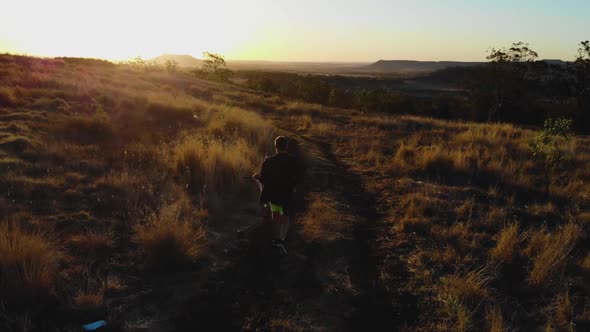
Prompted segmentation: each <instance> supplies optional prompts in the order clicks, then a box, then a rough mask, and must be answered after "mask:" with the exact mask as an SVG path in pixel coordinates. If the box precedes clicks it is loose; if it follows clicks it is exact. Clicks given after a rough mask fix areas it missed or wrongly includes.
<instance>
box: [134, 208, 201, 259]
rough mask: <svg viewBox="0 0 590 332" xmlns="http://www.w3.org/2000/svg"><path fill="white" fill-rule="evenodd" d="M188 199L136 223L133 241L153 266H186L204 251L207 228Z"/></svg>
mask: <svg viewBox="0 0 590 332" xmlns="http://www.w3.org/2000/svg"><path fill="white" fill-rule="evenodd" d="M185 204H186V202H179V203H175V204H171V205H168V206H165V207H163V208H162V209H161V210H160V211H159V212H158V213H157V214H155V215H152V216H151V217H150V218H148V220H147V221H146V222H145V223H142V224H138V225H136V226H135V227H134V234H133V241H134V242H135V243H136V244H137V246H138V247H139V249H140V251H141V254H142V256H143V258H144V261H145V263H146V264H147V265H148V266H150V267H152V268H166V267H174V266H182V265H186V264H190V263H193V262H195V261H196V260H197V259H198V258H200V257H201V256H202V255H203V252H204V247H205V232H204V230H203V228H202V227H201V225H199V223H198V220H194V219H192V218H193V215H191V211H187V210H186V209H187V208H186V206H183V205H185Z"/></svg>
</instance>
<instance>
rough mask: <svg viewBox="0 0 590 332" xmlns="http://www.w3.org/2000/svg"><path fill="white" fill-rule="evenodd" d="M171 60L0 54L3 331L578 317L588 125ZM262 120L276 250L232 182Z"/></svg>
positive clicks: (367, 326) (246, 187)
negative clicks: (279, 245)
mask: <svg viewBox="0 0 590 332" xmlns="http://www.w3.org/2000/svg"><path fill="white" fill-rule="evenodd" d="M171 69H172V68H166V67H165V66H161V67H158V66H152V65H149V66H147V65H139V64H137V63H129V64H113V63H110V62H107V61H102V60H90V59H76V58H56V59H42V58H31V57H22V56H13V55H1V56H0V168H1V169H2V172H1V174H0V188H2V190H1V191H0V214H1V215H2V219H1V221H0V304H1V305H0V330H2V331H79V330H80V327H81V326H82V325H83V324H88V323H91V322H96V321H101V320H104V321H105V322H106V323H107V324H108V325H107V326H108V327H109V328H112V329H113V330H122V331H189V330H205V331H209V330H277V331H307V330H321V331H325V330H333V331H341V330H371V331H376V330H408V331H414V330H419V331H433V330H434V331H468V330H473V331H479V330H489V331H506V330H516V329H518V330H523V331H528V330H543V329H545V330H555V331H567V330H585V329H588V326H589V324H590V316H589V314H588V310H587V306H588V304H589V303H588V300H587V299H588V298H589V296H590V290H589V289H588V285H589V284H590V283H589V282H590V279H589V278H590V248H589V247H588V245H587V243H588V230H589V229H588V225H589V223H590V213H589V211H590V210H589V209H590V169H589V168H588V163H589V162H590V148H589V143H590V139H589V138H588V137H586V136H579V135H575V134H573V132H572V131H570V130H569V127H568V126H567V124H568V123H566V122H564V123H561V122H560V123H557V122H556V123H552V122H551V123H548V127H546V128H545V131H543V126H536V127H531V126H528V127H526V128H524V127H520V126H518V125H515V124H507V123H489V124H485V123H474V122H466V121H459V120H455V121H452V120H442V119H434V118H428V117H419V116H412V115H388V114H385V113H383V112H378V111H376V110H372V109H370V108H367V109H357V108H355V107H349V108H347V107H341V106H339V105H336V106H338V107H336V106H327V105H320V104H312V103H305V102H303V101H301V100H299V101H297V98H290V97H287V96H285V95H281V94H279V93H274V92H272V91H269V92H265V91H262V90H261V89H257V90H252V89H250V88H247V87H245V85H239V84H237V83H232V82H231V81H229V80H228V81H226V82H220V81H222V80H217V82H216V81H214V80H211V79H210V80H205V79H203V77H204V76H203V74H202V73H201V74H199V73H197V74H194V73H189V72H187V71H182V70H177V69H176V68H174V70H171ZM195 75H197V76H198V77H201V78H197V77H196V76H195ZM199 75H201V76H199ZM209 78H211V77H209ZM392 105H393V106H395V107H399V108H400V112H399V113H406V112H405V111H406V110H404V109H401V108H403V107H405V106H404V105H406V104H404V103H397V104H396V103H392V104H390V106H391V107H393V106H392ZM555 128H557V129H555ZM560 130H562V131H563V134H564V136H563V137H561V136H559V135H557V134H558V133H561V132H562V131H560ZM279 134H280V135H285V136H288V137H289V138H291V139H293V140H295V141H297V142H298V143H299V144H298V146H299V150H300V153H299V158H300V160H301V161H302V163H304V164H305V169H306V173H305V180H304V184H303V186H302V188H301V190H302V192H299V194H300V195H301V197H300V198H301V201H300V202H299V203H300V207H299V210H298V213H297V216H296V218H295V222H294V223H295V226H294V230H293V231H292V232H291V233H290V234H289V236H288V245H289V250H290V253H289V255H288V256H286V257H282V256H280V255H278V254H277V253H276V252H275V251H274V250H273V248H270V241H269V238H270V235H269V234H268V232H269V230H268V229H267V228H266V227H264V226H261V225H260V219H261V218H260V210H259V204H258V186H257V185H256V184H255V183H254V182H253V181H252V180H251V179H250V176H251V175H252V174H253V173H255V172H257V171H259V168H260V164H261V163H262V161H263V160H264V158H265V155H269V154H272V153H274V151H273V140H274V138H275V137H276V136H277V135H279ZM543 135H544V136H543ZM557 136H559V140H556V142H557V143H556V145H555V150H551V151H550V153H555V154H551V155H550V156H559V158H558V159H559V160H558V159H555V160H554V159H550V158H549V159H548V157H547V158H545V159H543V158H541V157H543V156H549V155H548V154H546V151H545V150H542V147H539V146H538V144H541V143H543V144H545V143H547V142H549V139H552V138H553V137H557ZM539 137H541V138H540V139H539ZM561 138H563V139H561ZM535 142H537V143H535ZM539 142H540V143H539ZM535 144H537V145H535ZM547 144H549V143H547ZM535 146H537V150H535ZM549 147H550V148H551V147H553V146H552V145H549ZM535 152H536V155H535ZM535 156H536V157H535ZM558 161H559V163H558ZM237 231H240V232H237Z"/></svg>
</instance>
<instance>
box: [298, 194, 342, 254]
mask: <svg viewBox="0 0 590 332" xmlns="http://www.w3.org/2000/svg"><path fill="white" fill-rule="evenodd" d="M342 210H343V208H342V206H340V205H339V204H338V203H337V201H336V200H334V199H333V198H331V197H329V196H328V195H326V194H320V193H314V194H311V196H310V203H309V205H308V206H307V209H306V212H305V215H303V216H302V217H301V219H299V220H298V221H297V222H298V223H300V224H301V225H302V227H303V236H304V237H305V239H306V240H308V241H312V242H329V241H335V240H341V239H346V238H347V237H348V236H349V228H350V226H351V225H352V224H353V223H354V219H352V218H351V216H348V215H345V214H343V213H342V212H341V211H342Z"/></svg>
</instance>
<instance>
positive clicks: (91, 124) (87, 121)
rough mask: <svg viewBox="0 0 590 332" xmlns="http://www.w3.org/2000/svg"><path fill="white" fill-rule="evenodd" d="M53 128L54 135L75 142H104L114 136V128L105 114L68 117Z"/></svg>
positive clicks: (107, 141)
mask: <svg viewBox="0 0 590 332" xmlns="http://www.w3.org/2000/svg"><path fill="white" fill-rule="evenodd" d="M55 130H56V134H55V135H56V136H58V137H59V136H62V137H64V138H65V139H67V140H68V141H70V142H74V143H76V144H100V143H102V144H104V143H109V142H111V141H112V140H113V139H114V137H115V129H114V127H113V124H112V122H111V121H110V118H109V116H108V115H106V114H96V115H93V116H75V117H70V118H67V119H66V120H64V121H63V122H61V123H60V124H59V125H58V126H57V128H56V129H55Z"/></svg>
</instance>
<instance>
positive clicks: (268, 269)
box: [174, 226, 281, 331]
mask: <svg viewBox="0 0 590 332" xmlns="http://www.w3.org/2000/svg"><path fill="white" fill-rule="evenodd" d="M269 236H270V235H269V234H268V229H266V228H265V227H263V226H259V227H254V228H253V229H252V230H251V231H250V232H248V234H246V238H247V239H245V240H243V241H241V242H240V244H239V245H238V246H237V247H235V248H233V249H232V250H230V252H229V254H230V255H231V259H230V260H231V262H230V263H229V264H228V265H227V266H226V267H224V268H223V269H222V270H220V271H217V272H215V273H214V274H213V275H212V276H211V278H209V281H208V282H207V284H206V285H204V287H203V289H202V290H201V291H200V292H199V293H197V294H195V295H194V296H192V297H191V298H190V299H189V300H188V301H187V303H186V304H185V305H184V306H183V307H182V309H181V310H180V311H179V313H178V314H177V316H176V318H175V322H174V324H175V329H176V330H178V331H190V330H194V329H196V328H198V329H199V330H204V331H239V330H243V329H244V323H245V322H244V319H245V318H246V317H248V316H251V315H252V313H253V312H260V313H264V312H267V311H268V309H269V308H270V306H271V299H272V298H273V294H274V293H275V289H274V285H273V282H272V278H274V277H276V275H277V274H279V273H280V272H281V271H280V270H278V269H277V266H279V260H280V255H279V254H278V252H277V251H276V250H273V249H275V248H272V246H271V245H270V244H269V243H267V242H268V241H263V240H264V239H268V238H269ZM265 319H267V317H265V316H264V315H258V316H256V317H254V321H251V322H250V323H249V325H250V326H265V325H266V323H267V322H266V321H265Z"/></svg>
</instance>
